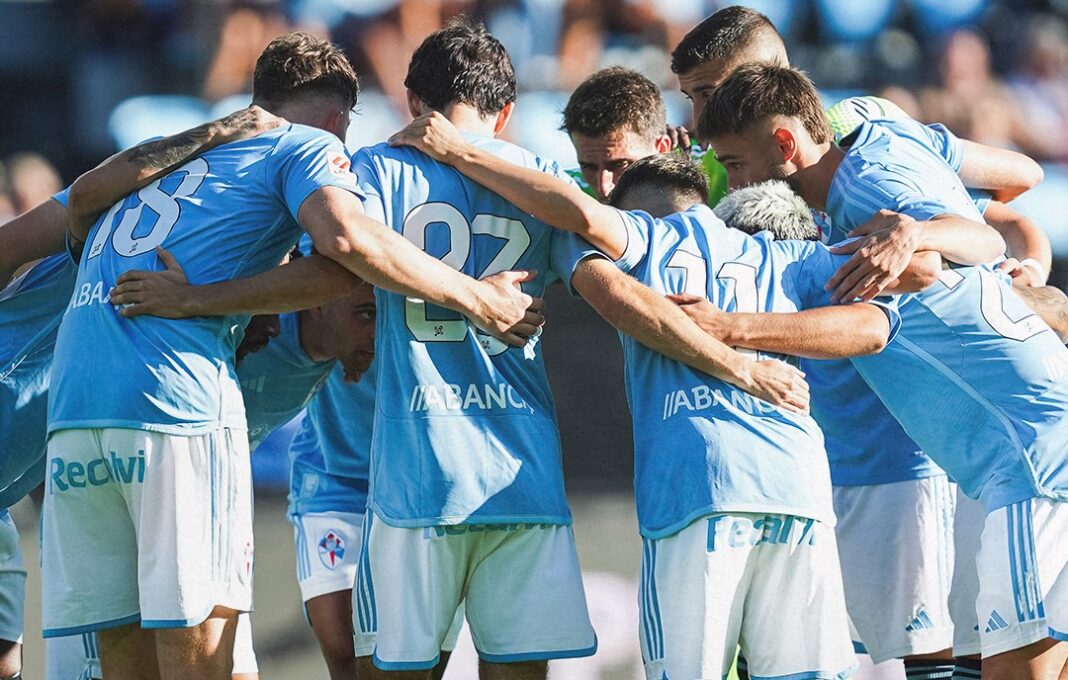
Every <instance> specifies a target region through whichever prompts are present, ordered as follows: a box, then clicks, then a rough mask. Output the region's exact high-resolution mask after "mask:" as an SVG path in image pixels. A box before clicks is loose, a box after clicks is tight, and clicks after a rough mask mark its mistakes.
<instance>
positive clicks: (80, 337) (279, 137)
mask: <svg viewBox="0 0 1068 680" xmlns="http://www.w3.org/2000/svg"><path fill="white" fill-rule="evenodd" d="M324 186H337V187H341V188H344V189H348V190H350V191H352V192H354V193H355V192H357V189H356V184H355V178H354V177H353V176H352V173H350V172H349V171H348V157H347V155H345V149H344V147H343V146H342V144H341V142H340V140H338V139H337V138H336V137H334V136H332V135H330V134H328V133H326V132H323V131H322V130H316V129H314V128H310V127H307V126H302V125H288V126H284V127H281V128H277V129H275V130H271V131H269V132H266V133H264V134H262V135H259V136H257V137H253V138H251V139H246V140H243V141H239V142H233V143H231V144H225V145H223V146H220V147H217V148H215V149H212V150H211V151H208V152H207V153H205V154H204V155H203V156H200V157H198V158H196V159H194V160H192V161H190V162H189V163H187V164H185V165H184V166H182V167H181V168H179V169H178V170H176V171H174V172H172V173H171V174H169V175H167V176H166V177H164V178H162V179H160V180H157V181H156V182H153V183H151V184H149V185H148V186H146V187H145V188H143V189H141V190H140V191H138V192H136V193H133V194H130V195H129V196H127V197H125V198H123V199H122V200H120V201H119V202H118V203H116V204H115V205H114V206H112V208H111V209H110V210H109V211H108V212H107V213H106V214H105V215H104V216H103V217H101V218H100V219H99V220H98V221H97V223H96V225H95V226H94V227H93V229H92V230H91V231H90V233H89V239H88V242H87V244H86V248H85V252H84V253H83V255H82V261H81V264H80V266H79V268H78V280H77V283H76V285H75V289H74V295H73V296H72V297H71V300H70V304H69V305H68V307H67V311H66V313H65V315H64V318H63V322H62V323H61V325H60V328H59V335H58V338H57V340H56V357H55V364H54V366H53V369H52V371H53V372H52V386H53V389H52V390H51V392H50V396H49V405H48V408H49V423H48V428H49V432H53V431H56V430H61V429H69V428H96V427H118V428H129V429H141V430H152V431H157V432H165V433H169V434H177V435H189V436H193V435H198V434H204V433H206V432H210V431H213V430H215V429H217V428H219V427H230V428H234V429H238V430H244V429H245V413H244V409H243V407H242V401H241V392H240V389H239V387H238V382H237V377H236V374H235V372H234V366H233V363H234V351H235V349H236V342H237V339H238V337H239V334H237V333H236V332H235V331H236V330H239V329H240V328H241V327H243V326H244V325H245V324H246V323H247V322H248V318H247V317H238V316H228V317H196V318H191V319H178V320H174V319H160V318H156V317H151V316H142V317H137V318H132V319H127V318H125V317H122V316H121V315H120V314H119V312H118V310H116V309H115V308H114V307H113V306H112V305H111V304H110V303H109V302H108V292H109V291H110V290H111V288H112V287H113V286H114V285H115V281H116V279H118V278H119V276H121V275H122V273H123V272H125V271H127V270H130V269H161V268H162V266H161V264H160V262H159V258H158V257H157V256H156V253H155V247H156V246H163V247H165V248H167V249H168V250H170V251H171V252H172V253H173V254H174V256H175V258H177V260H178V261H179V262H180V263H182V267H183V268H184V269H185V273H186V275H187V277H188V279H189V282H190V283H193V284H207V283H215V282H218V281H224V280H228V279H233V278H238V277H243V276H251V275H253V274H258V273H260V272H263V271H265V270H267V269H269V268H270V267H274V266H277V265H278V263H279V261H280V260H281V258H282V256H283V255H285V254H286V252H287V251H288V250H289V249H290V248H291V247H292V246H293V244H294V243H296V241H297V238H298V237H299V235H300V233H301V231H300V227H299V226H298V225H297V222H296V215H297V211H298V210H299V209H300V206H301V204H302V203H303V202H304V199H305V198H307V197H308V196H309V195H310V194H311V193H312V192H314V191H316V190H317V189H319V188H321V187H324Z"/></svg>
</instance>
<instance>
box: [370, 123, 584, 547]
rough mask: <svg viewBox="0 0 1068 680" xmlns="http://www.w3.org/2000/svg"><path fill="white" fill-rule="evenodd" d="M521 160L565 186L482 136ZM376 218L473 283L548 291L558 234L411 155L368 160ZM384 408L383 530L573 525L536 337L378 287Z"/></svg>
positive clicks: (379, 510)
mask: <svg viewBox="0 0 1068 680" xmlns="http://www.w3.org/2000/svg"><path fill="white" fill-rule="evenodd" d="M471 141H472V142H473V143H475V144H476V145H477V146H479V147H480V148H483V149H486V150H488V151H489V152H491V153H494V154H496V155H498V156H501V157H503V158H505V159H507V160H509V161H511V162H513V163H517V164H519V165H523V166H526V167H528V168H537V169H539V170H542V171H544V172H548V173H551V174H554V175H556V176H558V177H561V178H564V179H566V178H567V175H566V174H564V173H563V172H562V171H561V170H560V169H559V168H558V167H557V166H556V165H555V164H553V163H547V162H545V161H542V160H540V159H538V158H536V157H535V156H534V155H532V154H530V153H529V152H527V151H524V150H522V149H520V148H518V147H516V146H513V145H511V144H507V143H505V142H501V141H496V140H492V139H488V138H484V137H472V138H471ZM353 172H355V173H356V175H357V176H358V177H359V180H360V188H361V189H362V190H363V191H364V193H365V194H366V195H367V201H366V203H365V206H364V207H365V209H366V211H367V214H368V215H370V216H371V217H374V218H377V219H380V220H382V221H383V222H385V223H386V224H388V225H390V226H391V227H392V228H393V229H394V230H396V231H397V232H399V233H401V234H403V235H404V236H405V237H406V238H408V240H410V241H412V242H413V243H415V244H416V245H417V246H419V247H420V248H422V249H423V250H425V251H426V252H427V253H429V254H431V255H433V256H434V257H438V258H440V259H441V260H442V261H444V262H445V263H446V264H448V265H449V266H451V267H453V268H455V269H458V270H460V271H462V272H463V273H465V274H468V275H470V276H473V277H475V278H482V277H485V276H488V275H490V274H493V273H496V272H500V271H504V270H509V269H534V270H537V271H538V275H537V278H536V279H535V280H533V281H530V282H527V283H525V284H523V289H524V290H525V291H526V292H528V293H530V294H532V295H541V294H542V293H543V292H544V290H545V285H546V281H547V275H548V270H549V255H550V236H551V233H552V229H551V228H550V227H549V226H547V225H546V224H544V223H542V222H539V221H538V220H535V219H534V218H533V217H531V216H530V215H528V214H526V213H524V212H523V211H521V210H519V209H517V208H515V207H514V206H512V205H511V204H510V203H507V202H506V201H505V200H504V199H502V198H500V197H499V196H497V195H496V194H494V193H491V192H490V191H488V190H486V189H485V188H483V187H482V186H480V185H479V184H477V183H475V182H473V181H471V180H469V179H467V178H465V177H463V176H462V175H460V173H458V172H457V171H456V170H454V169H453V168H451V167H449V166H446V165H443V164H440V163H437V162H435V161H433V160H431V159H430V158H429V157H427V156H426V155H424V154H422V153H421V152H419V151H416V150H415V149H412V148H392V147H390V146H388V145H385V144H380V145H378V146H374V147H370V148H367V149H363V150H361V151H359V152H358V153H357V154H356V156H355V157H354V158H353ZM377 300H378V327H377V332H376V336H375V338H376V347H377V352H376V353H377V354H378V356H379V357H380V360H381V358H385V360H381V363H380V365H379V367H378V371H379V378H378V387H379V391H378V402H377V413H376V417H375V437H374V444H373V446H372V449H371V459H372V464H371V469H372V471H373V475H372V479H371V498H370V507H371V508H372V509H373V510H374V512H375V514H377V515H379V516H380V517H381V518H382V520H383V521H385V522H386V523H387V524H391V525H394V526H400V527H415V526H433V525H442V524H458V523H466V524H499V523H517V522H539V523H549V524H566V523H569V522H570V521H571V513H570V510H569V509H568V506H567V501H566V499H565V497H564V480H563V468H562V465H561V458H560V441H559V436H558V433H557V426H556V415H555V406H554V404H553V398H552V394H551V392H550V391H549V383H548V380H547V379H546V376H545V368H544V365H543V363H542V356H541V348H540V345H539V344H538V342H537V341H536V339H535V340H533V341H531V342H530V343H528V344H527V346H526V347H523V348H518V349H509V348H508V347H507V346H506V345H504V344H503V343H501V342H499V341H497V340H495V339H493V338H490V337H488V336H486V335H483V334H481V333H476V332H475V330H474V329H473V327H472V326H471V325H470V324H469V323H468V322H467V321H466V320H465V319H463V318H462V317H461V316H460V315H458V314H456V313H454V312H452V311H449V310H445V309H440V308H437V307H434V306H433V305H427V304H424V303H423V302H421V301H419V300H412V299H406V298H405V297H404V296H402V295H396V294H393V293H389V292H386V291H382V290H381V289H380V290H379V291H378V299H377Z"/></svg>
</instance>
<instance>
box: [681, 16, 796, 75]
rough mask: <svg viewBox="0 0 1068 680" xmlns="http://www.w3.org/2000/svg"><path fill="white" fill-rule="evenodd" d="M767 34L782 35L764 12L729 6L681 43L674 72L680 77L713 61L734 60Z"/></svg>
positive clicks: (708, 19)
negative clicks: (747, 47) (742, 51)
mask: <svg viewBox="0 0 1068 680" xmlns="http://www.w3.org/2000/svg"><path fill="white" fill-rule="evenodd" d="M767 31H771V33H773V34H774V35H776V36H778V35H779V32H778V31H777V30H775V25H774V24H772V23H771V20H770V19H768V18H767V17H766V16H764V15H763V14H761V13H760V12H757V11H756V10H752V9H749V8H748V7H741V6H738V5H734V6H731V7H725V8H723V9H721V10H719V11H718V12H716V13H715V14H713V15H712V16H710V17H708V18H707V19H705V20H704V21H702V22H701V23H699V24H697V26H695V27H694V28H693V29H692V30H691V31H690V32H689V33H687V34H686V35H685V36H684V37H683V38H682V40H680V41H679V44H678V45H676V46H675V49H674V50H672V52H671V70H672V72H674V73H676V74H678V73H687V72H688V71H690V70H691V69H693V68H695V67H697V66H700V65H701V64H704V63H705V62H708V61H712V60H713V59H720V60H730V59H733V58H735V57H737V56H738V53H739V51H740V50H741V49H743V48H744V47H746V46H748V45H749V43H751V42H752V41H753V39H754V38H756V37H757V36H758V35H760V34H761V33H765V32H767ZM780 39H781V38H780Z"/></svg>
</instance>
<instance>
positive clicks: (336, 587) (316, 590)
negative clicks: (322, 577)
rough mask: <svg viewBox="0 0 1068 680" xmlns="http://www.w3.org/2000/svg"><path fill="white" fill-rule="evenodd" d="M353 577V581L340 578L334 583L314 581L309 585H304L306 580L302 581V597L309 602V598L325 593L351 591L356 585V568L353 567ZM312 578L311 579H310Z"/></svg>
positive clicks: (305, 602) (304, 601) (303, 600)
mask: <svg viewBox="0 0 1068 680" xmlns="http://www.w3.org/2000/svg"><path fill="white" fill-rule="evenodd" d="M352 571H353V574H352V575H353V579H352V582H351V583H348V584H345V583H342V582H341V580H340V579H339V580H338V581H337V582H333V583H313V584H309V585H308V586H307V587H305V586H304V583H305V581H301V582H300V583H299V585H300V599H301V602H303V603H304V604H308V600H312V599H315V598H317V597H322V596H323V595H332V594H333V593H340V592H344V591H346V590H349V591H351V590H352V589H353V588H354V587H355V586H356V578H355V576H356V568H355V567H354V568H353V570H352ZM308 580H311V579H308Z"/></svg>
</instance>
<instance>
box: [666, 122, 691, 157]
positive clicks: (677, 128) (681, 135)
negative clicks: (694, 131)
mask: <svg viewBox="0 0 1068 680" xmlns="http://www.w3.org/2000/svg"><path fill="white" fill-rule="evenodd" d="M666 134H667V136H668V137H669V138H670V139H671V150H672V151H689V150H690V146H691V144H692V139H691V138H690V131H689V130H687V129H686V128H685V127H683V126H681V125H668V126H667V131H666Z"/></svg>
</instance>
